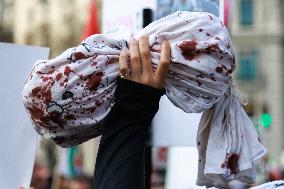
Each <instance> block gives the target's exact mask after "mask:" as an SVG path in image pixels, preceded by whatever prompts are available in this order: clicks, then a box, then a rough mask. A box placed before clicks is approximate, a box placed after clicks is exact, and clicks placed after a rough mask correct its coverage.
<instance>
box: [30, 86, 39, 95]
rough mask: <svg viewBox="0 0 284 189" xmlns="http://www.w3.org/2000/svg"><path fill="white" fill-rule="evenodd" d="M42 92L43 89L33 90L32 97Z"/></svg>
mask: <svg viewBox="0 0 284 189" xmlns="http://www.w3.org/2000/svg"><path fill="white" fill-rule="evenodd" d="M40 90H41V87H36V88H34V89H33V90H32V95H33V96H36V95H37V94H38V93H39V92H40Z"/></svg>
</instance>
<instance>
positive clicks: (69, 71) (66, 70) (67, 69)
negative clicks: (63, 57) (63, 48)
mask: <svg viewBox="0 0 284 189" xmlns="http://www.w3.org/2000/svg"><path fill="white" fill-rule="evenodd" d="M71 72H72V70H71V68H70V67H69V66H66V67H65V69H64V74H65V75H66V76H67V77H68V76H69V74H70V73H71Z"/></svg>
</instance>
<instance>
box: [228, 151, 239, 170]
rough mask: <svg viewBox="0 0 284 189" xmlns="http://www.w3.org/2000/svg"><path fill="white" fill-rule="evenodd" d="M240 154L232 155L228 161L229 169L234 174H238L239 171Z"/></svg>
mask: <svg viewBox="0 0 284 189" xmlns="http://www.w3.org/2000/svg"><path fill="white" fill-rule="evenodd" d="M238 161H239V154H232V155H231V157H229V159H228V168H229V169H231V172H232V174H237V173H238V171H239V169H238Z"/></svg>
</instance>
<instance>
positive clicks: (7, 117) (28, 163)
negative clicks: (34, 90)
mask: <svg viewBox="0 0 284 189" xmlns="http://www.w3.org/2000/svg"><path fill="white" fill-rule="evenodd" d="M48 54H49V49H48V48H42V47H31V46H21V45H13V44H7V43H0V86H1V88H0V129H1V132H0V149H1V153H0V154H1V155H0V156H1V158H0V188H5V189H17V188H19V186H20V185H22V186H23V187H25V188H29V185H30V181H31V176H32V170H33V164H34V158H35V153H36V144H37V134H36V132H35V131H34V129H33V126H32V124H31V121H30V119H29V118H28V115H27V114H26V111H25V109H24V105H23V103H22V95H21V92H22V88H23V84H24V81H25V79H26V77H27V75H28V73H29V71H30V70H31V68H32V65H33V64H34V63H35V61H36V60H38V59H47V58H48Z"/></svg>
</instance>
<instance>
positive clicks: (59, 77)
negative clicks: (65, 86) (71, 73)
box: [55, 73, 62, 81]
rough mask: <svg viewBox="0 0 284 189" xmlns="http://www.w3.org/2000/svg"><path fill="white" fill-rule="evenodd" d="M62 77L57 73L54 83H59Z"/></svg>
mask: <svg viewBox="0 0 284 189" xmlns="http://www.w3.org/2000/svg"><path fill="white" fill-rule="evenodd" d="M61 77H62V73H58V74H57V75H56V77H55V79H56V81H59V80H60V79H61Z"/></svg>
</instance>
